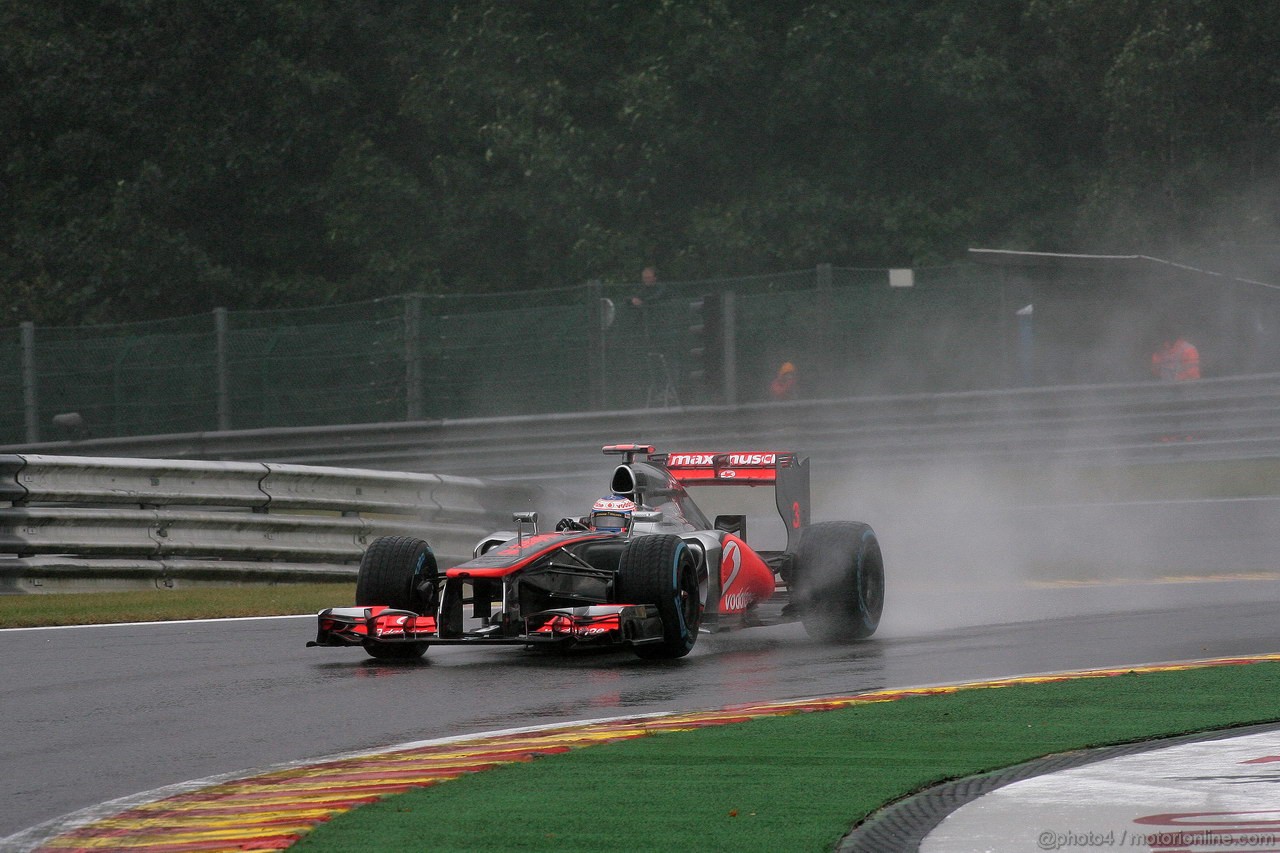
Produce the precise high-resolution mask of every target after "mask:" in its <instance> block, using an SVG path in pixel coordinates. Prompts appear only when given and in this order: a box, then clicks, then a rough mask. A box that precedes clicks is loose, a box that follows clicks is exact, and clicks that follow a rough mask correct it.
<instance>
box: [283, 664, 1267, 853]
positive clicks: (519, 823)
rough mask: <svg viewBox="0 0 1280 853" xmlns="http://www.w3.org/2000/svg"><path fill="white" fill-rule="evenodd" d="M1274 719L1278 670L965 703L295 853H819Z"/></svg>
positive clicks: (1132, 677) (377, 827)
mask: <svg viewBox="0 0 1280 853" xmlns="http://www.w3.org/2000/svg"><path fill="white" fill-rule="evenodd" d="M1277 719H1280V663H1259V664H1252V665H1248V666H1231V667H1217V668H1205V669H1196V670H1190V671H1182V672H1167V673H1142V674H1128V675H1122V676H1115V677H1111V678H1098V679H1083V680H1076V681H1070V682H1060V683H1052V684H1034V685H1020V686H1013V687H1004V688H1000V689H983V690H966V691H960V692H957V693H953V694H948V695H939V696H927V697H916V698H908V699H902V700H899V701H895V702H885V703H876V704H866V705H857V706H852V707H849V708H847V709H842V710H838V711H828V712H820V713H809V714H796V715H792V716H786V717H772V718H766V719H760V720H756V721H753V722H749V723H742V724H734V725H727V726H721V727H716V728H708V729H702V730H698V731H692V732H679V733H670V734H660V735H655V736H652V737H647V738H641V739H639V740H632V741H627V742H622V743H615V744H607V745H602V746H592V747H587V748H584V749H580V750H575V751H573V752H571V753H568V754H564V755H557V756H549V757H544V758H539V759H537V760H536V761H534V762H531V763H528V764H518V765H509V766H505V767H501V768H498V769H495V770H489V771H485V772H482V773H476V774H472V775H468V776H465V777H462V778H460V779H457V780H453V781H450V782H447V783H444V784H441V785H437V786H434V787H430V788H423V789H420V790H417V791H413V792H410V793H407V794H402V795H399V796H395V797H389V798H387V799H385V800H382V801H380V802H378V803H376V804H373V805H368V806H364V807H362V808H358V809H355V810H354V811H352V812H349V813H348V814H346V815H343V816H340V817H338V818H337V819H335V820H333V821H332V822H330V823H328V824H324V825H321V826H319V827H317V828H316V829H315V830H314V831H313V832H312V833H311V834H309V835H308V836H306V837H304V838H303V840H302V841H301V842H299V843H298V844H297V845H295V847H294V848H292V849H296V850H299V851H306V853H346V851H350V850H361V849H363V850H431V851H433V853H438V851H474V850H504V851H542V850H545V851H556V853H568V851H611V850H617V851H628V853H634V851H646V850H653V851H666V850H674V849H691V850H732V851H777V850H788V851H793V850H815V851H817V850H830V849H831V848H832V847H833V845H834V844H835V842H836V841H837V840H838V839H839V838H840V837H841V836H842V835H843V834H844V833H845V832H847V831H848V829H849V827H850V826H851V825H853V824H854V823H856V822H857V821H859V820H861V819H863V818H864V817H865V816H867V815H868V814H870V813H871V812H873V811H874V810H875V809H876V808H878V807H879V806H881V805H882V804H884V803H886V802H890V801H893V800H895V799H898V798H900V797H903V796H905V795H907V794H909V793H911V792H914V791H917V790H920V789H922V788H924V787H927V786H929V785H932V784H935V783H938V782H941V781H944V780H947V779H953V778H958V777H963V776H968V775H972V774H975V773H981V772H984V771H990V770H995V769H998V768H1001V767H1007V766H1009V765H1012V764H1017V763H1019V762H1022V761H1026V760H1028V759H1031V758H1035V757H1038V756H1042V755H1048V754H1052V753H1058V752H1064V751H1067V750H1072V749H1078V748H1083V747H1088V746H1099V745H1103V744H1113V743H1124V742H1130V741H1136V740H1144V739H1148V738H1152V737H1160V736H1170V735H1175V734H1182V733H1186V732H1191V731H1201V730H1205V729H1212V728H1221V727H1225V726H1233V725H1243V724H1248V723H1257V722H1266V721H1272V720H1277ZM1033 847H1034V844H1033V843H1032V840H1031V839H1030V838H1028V849H1032V848H1033Z"/></svg>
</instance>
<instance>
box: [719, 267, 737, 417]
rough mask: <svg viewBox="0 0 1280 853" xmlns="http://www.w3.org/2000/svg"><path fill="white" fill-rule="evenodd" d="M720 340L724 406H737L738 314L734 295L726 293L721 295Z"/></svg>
mask: <svg viewBox="0 0 1280 853" xmlns="http://www.w3.org/2000/svg"><path fill="white" fill-rule="evenodd" d="M720 299H721V300H723V301H722V307H721V309H720V324H721V325H720V339H721V345H722V346H723V347H724V351H723V353H722V354H721V357H722V358H723V359H724V361H723V362H722V367H721V375H722V376H723V377H724V404H725V405H726V406H735V405H737V403H738V340H737V313H736V310H737V309H736V307H735V305H734V297H733V293H732V292H730V291H725V292H724V293H723V294H721V296H720Z"/></svg>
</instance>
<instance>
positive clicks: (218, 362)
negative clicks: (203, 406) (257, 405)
mask: <svg viewBox="0 0 1280 853" xmlns="http://www.w3.org/2000/svg"><path fill="white" fill-rule="evenodd" d="M213 333H214V338H215V340H216V342H217V344H216V345H217V353H216V358H215V363H214V370H216V371H217V383H218V430H219V431H220V432H226V431H227V430H229V429H231V394H230V391H229V385H228V383H227V309H226V308H214V309H213Z"/></svg>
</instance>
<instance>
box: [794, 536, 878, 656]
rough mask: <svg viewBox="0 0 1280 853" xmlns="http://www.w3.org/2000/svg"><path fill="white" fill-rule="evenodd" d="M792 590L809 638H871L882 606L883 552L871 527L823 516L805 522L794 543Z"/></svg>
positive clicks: (835, 640) (876, 626)
mask: <svg viewBox="0 0 1280 853" xmlns="http://www.w3.org/2000/svg"><path fill="white" fill-rule="evenodd" d="M792 580H793V581H794V583H793V585H792V587H793V593H794V597H795V600H796V602H797V604H798V605H799V612H800V620H801V622H803V623H804V629H805V631H806V632H808V634H809V636H810V637H813V638H814V639H815V640H822V641H825V642H837V643H838V642H848V641H851V640H861V639H864V638H866V637H870V636H871V635H872V634H874V633H875V632H876V628H878V627H879V625H880V614H881V612H882V611H883V610H884V557H883V556H882V555H881V553H880V542H879V540H877V539H876V534H875V531H873V530H872V529H871V527H870V526H868V525H866V524H862V523H861V522H856V521H827V522H822V523H820V524H814V525H810V526H809V527H807V528H806V529H805V531H804V533H803V534H801V536H800V544H799V545H798V546H797V547H796V553H795V563H794V567H793V569H792Z"/></svg>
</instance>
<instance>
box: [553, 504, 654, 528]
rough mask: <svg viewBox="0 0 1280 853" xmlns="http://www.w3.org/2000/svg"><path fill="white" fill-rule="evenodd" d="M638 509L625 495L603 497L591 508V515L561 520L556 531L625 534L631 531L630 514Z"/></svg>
mask: <svg viewBox="0 0 1280 853" xmlns="http://www.w3.org/2000/svg"><path fill="white" fill-rule="evenodd" d="M636 509H638V507H637V506H636V503H635V501H633V500H631V498H629V497H627V496H626V495H605V496H604V497H602V498H601V499H600V500H598V501H596V502H595V505H594V506H592V507H591V514H590V515H587V516H584V517H583V518H581V519H578V518H562V519H560V523H559V524H557V525H556V530H559V531H565V530H596V531H599V532H601V533H625V532H626V531H628V530H630V529H631V514H632V513H633V512H635V511H636Z"/></svg>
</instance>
